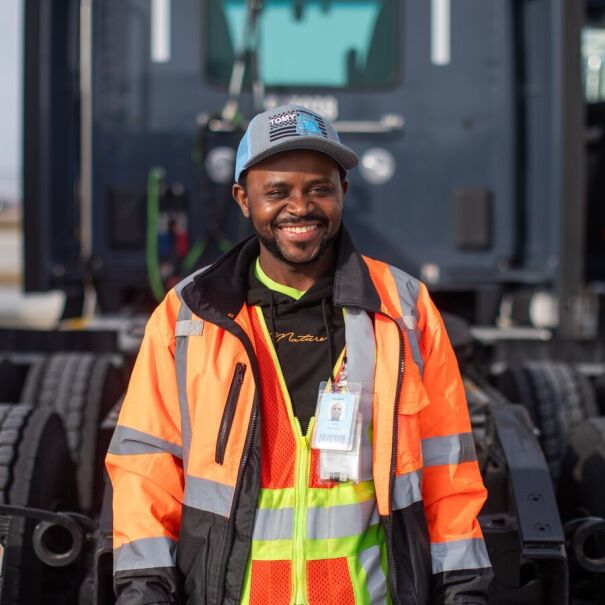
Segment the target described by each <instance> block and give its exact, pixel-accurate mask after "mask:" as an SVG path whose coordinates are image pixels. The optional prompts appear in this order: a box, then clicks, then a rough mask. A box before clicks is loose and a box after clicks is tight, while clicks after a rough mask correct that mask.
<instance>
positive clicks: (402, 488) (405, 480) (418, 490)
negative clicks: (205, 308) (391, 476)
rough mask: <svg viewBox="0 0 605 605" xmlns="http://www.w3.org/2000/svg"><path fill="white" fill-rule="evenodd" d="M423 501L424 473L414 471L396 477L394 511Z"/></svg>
mask: <svg viewBox="0 0 605 605" xmlns="http://www.w3.org/2000/svg"><path fill="white" fill-rule="evenodd" d="M421 500H422V471H420V470H418V471H412V472H410V473H405V474H403V475H397V476H396V477H395V484H394V486H393V510H400V509H402V508H407V507H408V506H410V505H412V504H414V502H420V501H421Z"/></svg>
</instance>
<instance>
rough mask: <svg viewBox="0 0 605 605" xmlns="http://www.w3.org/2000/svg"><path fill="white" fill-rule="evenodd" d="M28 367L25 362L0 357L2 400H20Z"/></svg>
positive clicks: (0, 391)
mask: <svg viewBox="0 0 605 605" xmlns="http://www.w3.org/2000/svg"><path fill="white" fill-rule="evenodd" d="M26 367H27V366H25V365H24V364H17V363H15V362H14V361H13V360H12V359H10V358H9V357H0V401H10V402H16V401H19V393H20V392H21V389H22V388H23V382H24V381H25V370H26Z"/></svg>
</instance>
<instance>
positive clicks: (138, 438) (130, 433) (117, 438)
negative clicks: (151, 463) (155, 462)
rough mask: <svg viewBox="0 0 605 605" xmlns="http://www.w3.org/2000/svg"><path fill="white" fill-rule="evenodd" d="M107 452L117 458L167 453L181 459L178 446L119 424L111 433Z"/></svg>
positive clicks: (181, 455) (181, 450)
mask: <svg viewBox="0 0 605 605" xmlns="http://www.w3.org/2000/svg"><path fill="white" fill-rule="evenodd" d="M108 451H109V453H110V454H116V455H118V456H124V455H132V454H134V455H136V454H166V453H168V454H172V455H173V456H175V457H176V458H179V459H182V457H183V448H182V447H181V446H180V445H176V444H175V443H170V441H165V440H164V439H160V438H159V437H155V436H154V435H149V434H148V433H144V432H143V431H138V430H136V429H131V428H130V427H127V426H120V425H119V424H118V425H117V426H116V428H115V430H114V432H113V436H112V438H111V443H110V444H109V450H108Z"/></svg>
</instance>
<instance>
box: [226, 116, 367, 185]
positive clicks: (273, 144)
mask: <svg viewBox="0 0 605 605" xmlns="http://www.w3.org/2000/svg"><path fill="white" fill-rule="evenodd" d="M291 149H311V150H313V151H319V152H321V153H325V154H327V155H329V156H330V157H331V158H333V159H334V160H335V161H336V162H338V164H339V165H340V166H341V167H342V168H343V169H344V170H350V169H351V168H354V167H355V166H356V165H357V162H358V158H357V155H356V154H355V152H354V151H351V149H349V148H348V147H345V146H344V145H343V144H342V143H341V142H340V138H339V137H338V133H337V132H336V130H335V129H334V126H332V124H331V123H330V122H329V121H328V120H326V119H325V118H323V117H322V116H320V115H319V114H318V113H315V112H314V111H311V110H310V109H307V108H306V107H302V106H301V105H281V106H280V107H275V108H274V109H270V110H268V111H265V112H263V113H259V114H258V115H256V116H255V117H254V118H253V119H252V121H251V122H250V124H249V125H248V128H247V130H246V133H245V134H244V136H243V138H242V140H241V141H240V144H239V147H238V148H237V156H236V159H235V180H236V181H238V180H239V177H240V175H241V173H242V172H243V171H244V170H247V169H248V168H250V166H253V165H254V164H256V163H258V162H260V161H261V160H264V159H265V158H268V157H269V156H272V155H275V154H276V153H281V152H282V151H289V150H291Z"/></svg>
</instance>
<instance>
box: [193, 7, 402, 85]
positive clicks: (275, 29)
mask: <svg viewBox="0 0 605 605" xmlns="http://www.w3.org/2000/svg"><path fill="white" fill-rule="evenodd" d="M262 5H263V6H262V10H261V12H260V16H259V18H258V43H257V45H256V46H257V47H256V49H255V50H256V52H257V53H258V66H259V71H260V78H261V79H262V81H263V82H264V84H265V85H266V86H268V87H330V88H376V87H381V88H382V87H386V86H389V85H391V84H393V82H394V80H395V78H396V76H397V68H398V58H397V54H398V44H397V23H398V19H397V17H398V0H306V1H305V0H264V2H263V3H262ZM246 14H247V2H246V0H208V2H207V10H206V17H207V18H206V36H205V40H206V53H205V55H206V61H205V64H206V73H207V77H208V78H209V80H210V81H212V82H214V83H217V84H222V85H225V86H226V85H227V84H228V82H229V78H230V76H231V69H232V67H233V61H234V56H235V55H236V54H237V53H238V52H239V51H240V50H241V49H242V48H246V47H247V48H248V50H251V42H250V41H246V40H245V24H246ZM246 71H247V74H248V76H249V74H250V70H246Z"/></svg>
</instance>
